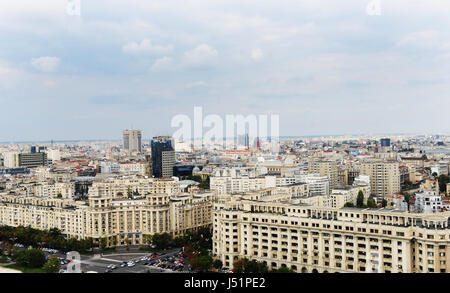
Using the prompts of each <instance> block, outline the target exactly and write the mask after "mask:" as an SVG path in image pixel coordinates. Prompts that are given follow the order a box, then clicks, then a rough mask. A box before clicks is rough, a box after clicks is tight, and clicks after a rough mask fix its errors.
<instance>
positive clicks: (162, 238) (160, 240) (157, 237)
mask: <svg viewBox="0 0 450 293" xmlns="http://www.w3.org/2000/svg"><path fill="white" fill-rule="evenodd" d="M171 242H172V237H171V236H170V234H169V233H155V234H153V236H152V245H154V246H155V247H156V248H157V249H165V248H167V247H168V246H169V245H170V243H171Z"/></svg>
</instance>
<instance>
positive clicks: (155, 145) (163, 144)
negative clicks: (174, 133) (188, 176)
mask: <svg viewBox="0 0 450 293" xmlns="http://www.w3.org/2000/svg"><path fill="white" fill-rule="evenodd" d="M151 147H152V175H153V176H154V177H155V178H161V177H172V176H173V167H174V165H175V149H174V145H173V140H172V138H171V137H170V136H157V137H154V138H153V140H152V143H151Z"/></svg>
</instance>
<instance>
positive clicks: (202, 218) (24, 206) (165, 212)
mask: <svg viewBox="0 0 450 293" xmlns="http://www.w3.org/2000/svg"><path fill="white" fill-rule="evenodd" d="M214 200H215V196H214V195H213V193H201V194H179V195H177V196H170V195H168V194H160V193H154V194H147V195H145V196H141V197H138V198H134V199H129V198H127V197H124V196H120V195H118V196H115V197H113V198H111V197H100V196H92V197H89V199H88V201H87V202H86V203H85V202H75V201H72V200H66V199H52V198H39V197H36V196H17V195H5V194H2V195H0V225H8V226H14V227H16V226H19V225H21V226H31V227H32V228H35V229H50V228H58V229H60V230H61V231H62V233H63V234H64V235H66V236H67V237H75V238H77V239H84V238H88V237H91V238H93V239H94V242H95V243H98V241H99V240H100V239H101V238H106V239H107V245H108V246H123V245H126V244H127V243H128V242H129V243H130V244H133V245H139V244H143V241H144V237H143V235H148V234H154V233H164V232H167V233H170V234H172V235H174V236H175V235H180V234H183V233H185V232H186V231H188V230H190V231H195V230H197V229H198V228H200V227H204V226H209V225H211V223H212V205H213V201H214Z"/></svg>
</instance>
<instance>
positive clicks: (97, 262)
mask: <svg viewBox="0 0 450 293" xmlns="http://www.w3.org/2000/svg"><path fill="white" fill-rule="evenodd" d="M122 136H123V139H122V141H109V142H106V141H100V142H77V143H67V142H64V143H58V142H52V143H42V144H39V145H28V144H13V145H11V144H5V145H1V148H0V151H1V153H2V157H3V159H2V165H3V167H2V168H1V169H0V171H1V175H2V177H1V178H2V180H1V183H0V184H1V185H0V189H1V192H0V202H1V204H0V221H1V230H0V237H1V241H2V251H3V257H2V260H3V262H5V263H7V262H10V261H13V259H14V258H15V257H16V256H15V254H20V251H21V250H23V249H24V248H26V247H30V248H31V249H37V250H41V251H43V255H46V256H47V257H48V256H50V258H51V257H52V255H53V256H55V255H56V256H59V258H58V262H59V263H58V266H57V271H58V272H66V271H67V266H68V264H67V263H65V262H67V259H66V258H65V257H62V255H64V253H65V252H67V251H69V250H70V251H72V250H75V251H80V253H81V264H80V267H81V270H84V271H85V272H88V271H96V272H98V273H104V272H129V271H131V272H199V271H205V270H212V271H219V272H261V273H263V272H269V271H274V270H279V271H285V272H296V273H314V272H315V273H327V272H328V273H333V272H342V273H343V272H355V273H360V272H369V273H433V272H435V273H446V272H448V270H449V262H448V252H449V237H450V234H449V233H448V231H449V229H450V226H449V224H450V177H449V166H450V149H449V148H448V146H449V144H450V136H442V135H396V136H389V137H384V136H380V137H368V136H359V137H358V136H336V137H313V138H280V139H279V143H280V151H279V152H278V153H273V152H272V148H271V144H272V142H270V141H269V140H268V139H260V138H258V137H256V138H253V139H251V138H249V136H248V135H244V136H243V137H238V138H237V139H236V140H235V145H234V147H233V149H229V148H228V147H224V145H223V144H222V145H219V144H217V142H215V141H203V143H202V148H200V149H194V148H192V147H191V145H193V143H188V142H182V141H179V140H177V139H174V138H172V137H171V136H158V137H153V138H152V139H151V140H146V139H143V138H142V137H143V133H142V131H140V130H130V129H127V130H123V132H122ZM30 235H38V236H30ZM130 251H132V252H133V253H131V252H130ZM83 252H84V253H85V254H83ZM136 255H137V256H138V257H137V258H136V257H135V256H136ZM127 257H128V259H127ZM43 260H45V258H44V259H43ZM252 262H253V265H251V264H249V263H252ZM15 263H16V264H15V265H13V266H12V267H16V266H17V263H20V261H19V262H17V260H16V262H15ZM254 264H258V265H257V266H254ZM42 265H44V264H42ZM69 267H70V265H69ZM4 268H8V265H6V266H4Z"/></svg>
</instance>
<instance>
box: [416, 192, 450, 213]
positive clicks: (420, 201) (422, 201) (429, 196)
mask: <svg viewBox="0 0 450 293" xmlns="http://www.w3.org/2000/svg"><path fill="white" fill-rule="evenodd" d="M414 198H415V201H414V211H415V212H416V213H439V212H441V211H442V210H443V209H445V210H448V211H450V206H449V205H448V204H445V203H444V202H443V200H442V197H441V196H440V195H439V193H437V192H436V191H433V190H426V191H423V192H420V193H416V194H415V195H414Z"/></svg>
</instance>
